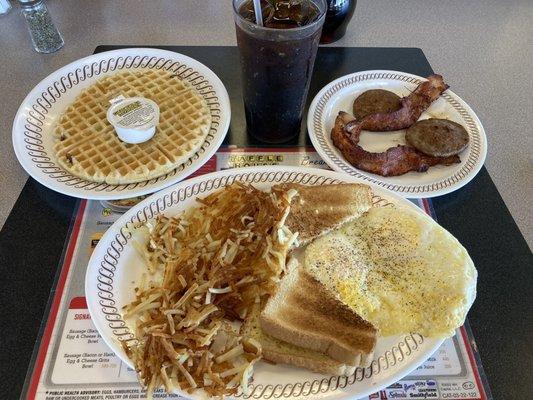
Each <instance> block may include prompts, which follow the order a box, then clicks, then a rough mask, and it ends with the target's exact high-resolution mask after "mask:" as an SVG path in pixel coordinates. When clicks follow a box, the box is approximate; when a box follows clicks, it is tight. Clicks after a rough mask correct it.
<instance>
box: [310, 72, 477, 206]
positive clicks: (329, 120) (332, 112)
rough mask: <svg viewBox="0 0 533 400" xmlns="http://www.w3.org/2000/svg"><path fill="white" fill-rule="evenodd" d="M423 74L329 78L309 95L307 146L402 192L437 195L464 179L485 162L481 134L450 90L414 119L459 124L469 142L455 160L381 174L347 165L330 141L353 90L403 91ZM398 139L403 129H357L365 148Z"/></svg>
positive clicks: (348, 170) (354, 173) (472, 115)
mask: <svg viewBox="0 0 533 400" xmlns="http://www.w3.org/2000/svg"><path fill="white" fill-rule="evenodd" d="M424 80H425V79H424V78H422V77H420V76H416V75H412V74H408V73H405V72H396V71H381V70H376V71H362V72H357V73H354V74H350V75H346V76H343V77H342V78H339V79H336V80H334V81H333V82H331V83H329V84H328V85H326V86H325V87H324V88H323V89H322V90H321V91H320V92H319V93H318V94H317V95H316V96H315V98H314V99H313V102H312V103H311V106H310V107H309V113H308V117H307V129H308V130H309V136H310V137H311V141H312V142H313V146H314V147H315V149H316V150H317V152H318V153H319V154H320V156H321V157H322V158H323V159H324V161H326V163H327V164H328V165H329V166H330V167H331V168H333V169H334V170H336V171H340V172H345V173H347V174H349V175H351V176H354V177H357V178H361V179H363V180H365V181H367V182H372V183H375V184H377V185H379V186H381V187H384V188H386V189H389V190H392V191H394V192H396V193H398V194H400V195H402V196H404V197H410V198H421V197H434V196H440V195H443V194H446V193H450V192H453V191H454V190H457V189H459V188H460V187H462V186H464V185H466V184H467V183H468V182H470V180H471V179H472V178H473V177H474V176H475V175H476V174H477V173H478V172H479V170H480V169H481V167H482V166H483V163H484V162H485V157H486V156H487V138H486V137H485V130H484V129H483V126H482V125H481V121H480V120H479V118H478V117H477V115H476V114H475V113H474V111H472V109H471V108H470V107H469V106H468V104H466V103H465V102H464V101H463V100H462V99H461V98H460V97H459V96H457V95H456V94H455V93H453V92H452V91H451V90H447V91H446V92H444V93H443V94H442V96H440V98H439V99H437V100H436V101H434V102H433V104H431V106H430V107H429V108H428V110H427V111H426V112H424V113H423V114H422V116H421V117H420V119H426V118H446V119H450V120H452V121H455V122H457V123H459V124H461V125H462V126H464V127H465V129H466V130H467V131H468V134H469V136H470V144H469V145H468V147H467V148H466V149H465V150H463V151H462V152H461V154H459V157H460V158H461V163H459V164H454V165H450V166H444V165H436V166H433V167H430V168H429V170H428V171H427V172H422V173H421V172H408V173H407V174H404V175H400V176H392V177H383V176H379V175H375V174H372V173H369V172H365V171H361V170H359V169H357V168H355V167H353V166H352V165H351V164H350V163H349V162H348V161H346V160H345V159H344V157H343V155H342V154H341V152H340V151H339V150H338V149H337V148H336V147H335V146H334V145H333V142H332V141H331V136H330V133H331V128H332V127H333V124H334V122H335V117H336V116H337V114H338V113H339V111H346V112H348V113H350V114H352V105H353V101H354V100H355V98H356V97H357V96H358V95H359V94H361V93H363V92H365V91H367V90H370V89H385V90H389V91H391V92H394V93H396V94H398V95H399V96H400V97H403V96H406V95H408V94H409V92H410V91H412V90H413V89H414V88H416V86H418V84H419V83H421V82H422V81H424ZM398 144H405V130H401V131H395V132H389V133H380V132H368V131H363V133H362V134H361V141H360V145H361V146H362V147H363V148H364V149H366V150H368V151H373V152H381V151H385V150H386V149H387V148H389V147H393V146H397V145H398Z"/></svg>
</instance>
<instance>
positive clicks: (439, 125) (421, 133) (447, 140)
mask: <svg viewBox="0 0 533 400" xmlns="http://www.w3.org/2000/svg"><path fill="white" fill-rule="evenodd" d="M405 140H406V141H407V143H409V144H410V145H411V146H413V147H414V148H415V149H417V150H419V151H421V152H422V153H424V154H427V155H430V156H433V157H449V156H452V155H454V154H459V153H460V152H461V151H463V150H464V149H465V147H466V146H467V145H468V141H469V138H468V132H467V131H466V129H465V128H464V127H463V126H461V125H459V124H458V123H456V122H453V121H450V120H447V119H437V118H430V119H424V120H422V121H418V122H416V123H414V124H413V125H411V126H410V127H409V128H408V129H407V132H406V133H405Z"/></svg>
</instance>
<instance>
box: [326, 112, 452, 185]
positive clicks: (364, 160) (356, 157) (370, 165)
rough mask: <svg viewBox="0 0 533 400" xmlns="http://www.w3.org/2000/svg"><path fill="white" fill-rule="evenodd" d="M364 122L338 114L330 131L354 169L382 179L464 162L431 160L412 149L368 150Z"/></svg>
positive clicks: (341, 113)
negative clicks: (362, 142)
mask: <svg viewBox="0 0 533 400" xmlns="http://www.w3.org/2000/svg"><path fill="white" fill-rule="evenodd" d="M362 129H363V126H362V123H361V122H357V121H356V120H355V118H354V117H352V116H351V115H350V114H348V113H346V112H343V111H341V112H339V115H338V116H337V118H336V119H335V126H334V127H333V129H332V130H331V139H332V140H333V144H334V145H335V146H336V147H337V148H338V149H339V150H340V151H341V153H342V155H343V156H344V158H346V160H347V161H348V162H349V163H350V164H352V165H353V166H354V167H356V168H359V169H361V170H363V171H367V172H371V173H374V174H377V175H381V176H397V175H403V174H405V173H407V172H409V171H418V172H425V171H427V170H428V168H429V167H431V166H433V165H437V164H444V165H451V164H456V163H459V162H461V160H460V159H459V156H457V155H454V156H451V157H432V156H428V155H425V154H423V153H420V152H419V151H417V150H416V149H414V148H413V147H409V146H397V147H391V148H390V149H387V151H384V152H382V153H371V152H369V151H366V150H365V149H363V148H362V147H361V146H359V145H358V143H359V136H360V134H361V130H362Z"/></svg>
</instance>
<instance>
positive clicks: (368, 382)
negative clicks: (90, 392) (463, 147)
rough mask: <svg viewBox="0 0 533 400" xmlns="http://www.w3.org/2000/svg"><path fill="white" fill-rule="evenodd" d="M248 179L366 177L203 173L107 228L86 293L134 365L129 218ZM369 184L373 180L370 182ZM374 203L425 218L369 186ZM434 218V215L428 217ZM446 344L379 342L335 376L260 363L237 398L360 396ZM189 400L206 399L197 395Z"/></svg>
mask: <svg viewBox="0 0 533 400" xmlns="http://www.w3.org/2000/svg"><path fill="white" fill-rule="evenodd" d="M234 181H242V182H249V183H252V184H254V185H255V186H256V187H258V188H262V189H268V188H270V187H271V186H272V185H274V184H277V183H282V182H300V183H304V184H309V185H327V184H331V183H339V182H362V180H361V179H357V178H353V177H350V176H348V175H346V174H340V173H338V172H334V171H325V170H320V169H314V168H300V167H252V168H238V169H232V170H226V171H220V172H215V173H212V174H207V175H203V176H200V177H197V178H194V179H191V180H187V181H185V182H181V183H179V184H177V185H175V186H173V187H171V188H167V189H166V190H162V191H161V192H158V193H156V194H154V195H153V196H151V197H149V198H148V199H146V200H144V201H143V202H142V203H139V204H137V205H136V206H135V207H133V208H132V209H131V210H129V211H128V212H127V213H126V214H124V215H123V216H122V217H121V218H119V219H118V220H117V221H116V222H115V223H114V224H113V225H112V226H111V227H110V228H109V229H108V230H107V232H106V233H105V235H104V236H103V237H102V239H101V240H100V242H99V243H98V245H97V246H96V248H95V250H94V252H93V253H92V256H91V259H90V261H89V266H88V268H87V275H86V279H85V295H86V297H87V304H88V307H89V312H90V313H91V317H92V321H93V322H94V324H95V326H96V328H97V329H98V331H99V333H100V335H101V336H102V337H103V338H104V340H105V342H106V343H107V344H108V345H109V346H110V347H111V349H112V350H113V351H114V352H115V353H116V354H117V355H118V356H119V357H120V358H121V359H122V360H124V362H125V363H126V364H128V365H129V366H131V361H130V360H129V359H128V357H127V356H126V354H125V353H124V350H123V349H122V346H121V344H120V342H121V341H123V340H128V339H131V338H132V337H133V335H132V333H131V332H130V329H129V328H128V326H127V325H126V323H125V322H124V321H123V320H122V316H121V314H120V310H121V309H122V307H123V306H124V305H126V304H127V303H129V302H131V301H132V300H133V299H134V290H133V289H134V287H135V282H136V281H138V280H139V279H140V275H141V273H142V272H143V269H144V268H143V266H142V265H143V264H142V260H141V259H140V257H139V255H138V253H137V252H136V251H135V250H134V249H133V247H132V245H131V240H130V239H131V235H130V234H129V233H126V232H125V231H123V228H124V227H125V226H126V224H127V223H134V224H138V223H139V222H144V221H146V220H147V219H149V218H153V217H154V216H156V215H157V214H160V213H164V214H165V215H175V214H177V213H178V212H179V211H181V210H183V209H185V208H187V207H190V206H191V205H193V204H195V199H196V197H204V196H206V195H208V194H209V193H211V192H213V191H215V190H217V189H219V188H221V187H224V186H226V185H228V184H231V183H232V182H234ZM365 183H367V182H365ZM370 185H371V186H372V188H373V190H374V195H375V196H374V199H373V201H374V203H375V204H378V205H383V204H388V203H394V204H397V205H398V206H400V207H406V208H411V209H413V210H415V211H416V212H419V213H421V214H423V215H425V214H424V213H423V212H422V211H421V210H420V209H419V208H418V207H416V206H415V205H414V204H412V203H411V202H409V201H407V200H405V199H403V198H402V197H400V196H398V195H396V194H394V193H392V192H390V191H388V190H385V189H382V188H380V187H378V186H376V185H372V184H370ZM427 218H429V217H427ZM441 343H442V340H436V339H428V338H424V337H422V336H420V335H417V334H411V335H401V336H391V337H386V338H380V339H378V342H377V346H376V351H375V355H376V357H375V360H374V361H373V362H372V364H371V365H370V366H369V367H367V368H358V369H357V370H356V372H355V374H354V375H352V376H350V377H348V378H346V377H334V376H325V375H320V374H316V373H313V372H310V371H307V370H305V369H300V368H295V367H291V366H287V365H282V364H278V365H271V364H267V363H263V362H260V363H258V365H257V366H256V368H255V374H254V381H253V384H252V390H251V393H250V394H248V395H246V396H245V395H242V394H241V395H240V396H237V397H239V398H254V399H277V398H295V397H305V398H309V399H317V398H320V399H326V398H327V399H348V398H350V399H355V398H359V397H363V396H367V395H369V394H370V393H374V392H376V391H378V390H380V389H382V388H384V387H386V386H388V385H390V384H392V383H394V382H396V381H397V380H399V379H401V378H402V377H404V376H405V375H407V374H408V373H410V372H411V371H412V370H414V369H415V368H417V367H418V366H419V365H420V364H422V363H423V362H424V361H425V360H426V359H427V358H428V357H429V356H430V355H431V354H432V353H433V352H434V351H435V350H436V349H437V348H438V347H439V346H440V344H441ZM180 394H182V395H184V396H185V397H188V398H200V396H199V395H197V396H191V395H188V394H183V393H180Z"/></svg>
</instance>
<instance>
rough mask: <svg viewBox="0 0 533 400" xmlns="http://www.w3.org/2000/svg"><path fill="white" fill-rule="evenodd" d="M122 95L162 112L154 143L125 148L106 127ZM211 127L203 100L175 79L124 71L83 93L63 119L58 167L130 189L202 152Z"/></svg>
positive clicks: (155, 71)
mask: <svg viewBox="0 0 533 400" xmlns="http://www.w3.org/2000/svg"><path fill="white" fill-rule="evenodd" d="M118 95H124V96H125V97H134V96H142V97H146V98H149V99H151V100H154V101H155V102H156V103H157V104H158V105H159V108H160V114H161V115H160V119H159V121H160V122H159V125H158V127H157V130H156V134H155V136H154V138H153V139H151V140H149V141H148V142H145V143H140V144H127V143H124V142H122V141H120V139H118V137H117V135H116V134H115V132H114V128H113V126H112V125H111V124H110V123H109V122H108V121H107V118H106V112H107V108H108V107H109V101H110V100H111V99H113V98H115V97H117V96H118ZM210 126H211V113H210V110H209V107H208V104H207V103H206V101H205V100H204V98H203V97H202V96H201V95H200V94H199V93H198V92H197V91H196V90H195V89H194V88H193V87H192V85H190V84H189V83H187V82H185V81H183V80H181V79H180V78H179V77H178V76H177V75H175V74H174V73H173V72H171V71H168V70H162V69H159V70H158V69H136V70H126V71H122V72H119V73H117V74H114V75H109V76H106V77H103V78H101V79H100V80H98V81H97V82H96V83H94V84H93V85H91V86H89V87H88V88H86V89H84V90H83V91H82V92H81V93H80V95H79V96H78V97H77V98H76V100H75V101H74V102H73V103H72V104H71V105H70V106H69V107H67V109H66V110H65V112H64V113H63V115H62V116H61V117H60V118H59V121H58V125H57V126H56V128H55V130H54V134H55V137H56V140H57V142H56V143H55V145H54V150H55V152H56V158H57V163H58V164H59V165H61V166H62V167H63V168H65V169H66V170H67V171H69V172H70V173H72V174H73V175H75V176H78V177H80V178H83V179H86V180H89V181H92V182H102V183H107V184H117V185H118V184H129V183H135V182H141V181H145V180H149V179H152V178H156V177H158V176H161V175H164V174H166V173H168V172H170V171H172V170H173V169H175V168H176V167H177V166H179V165H180V164H182V163H184V162H185V161H187V159H188V158H190V157H191V156H192V155H194V154H195V153H196V152H197V151H198V150H199V149H200V147H201V146H202V144H203V142H204V140H205V139H206V136H207V135H208V133H209V129H210Z"/></svg>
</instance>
